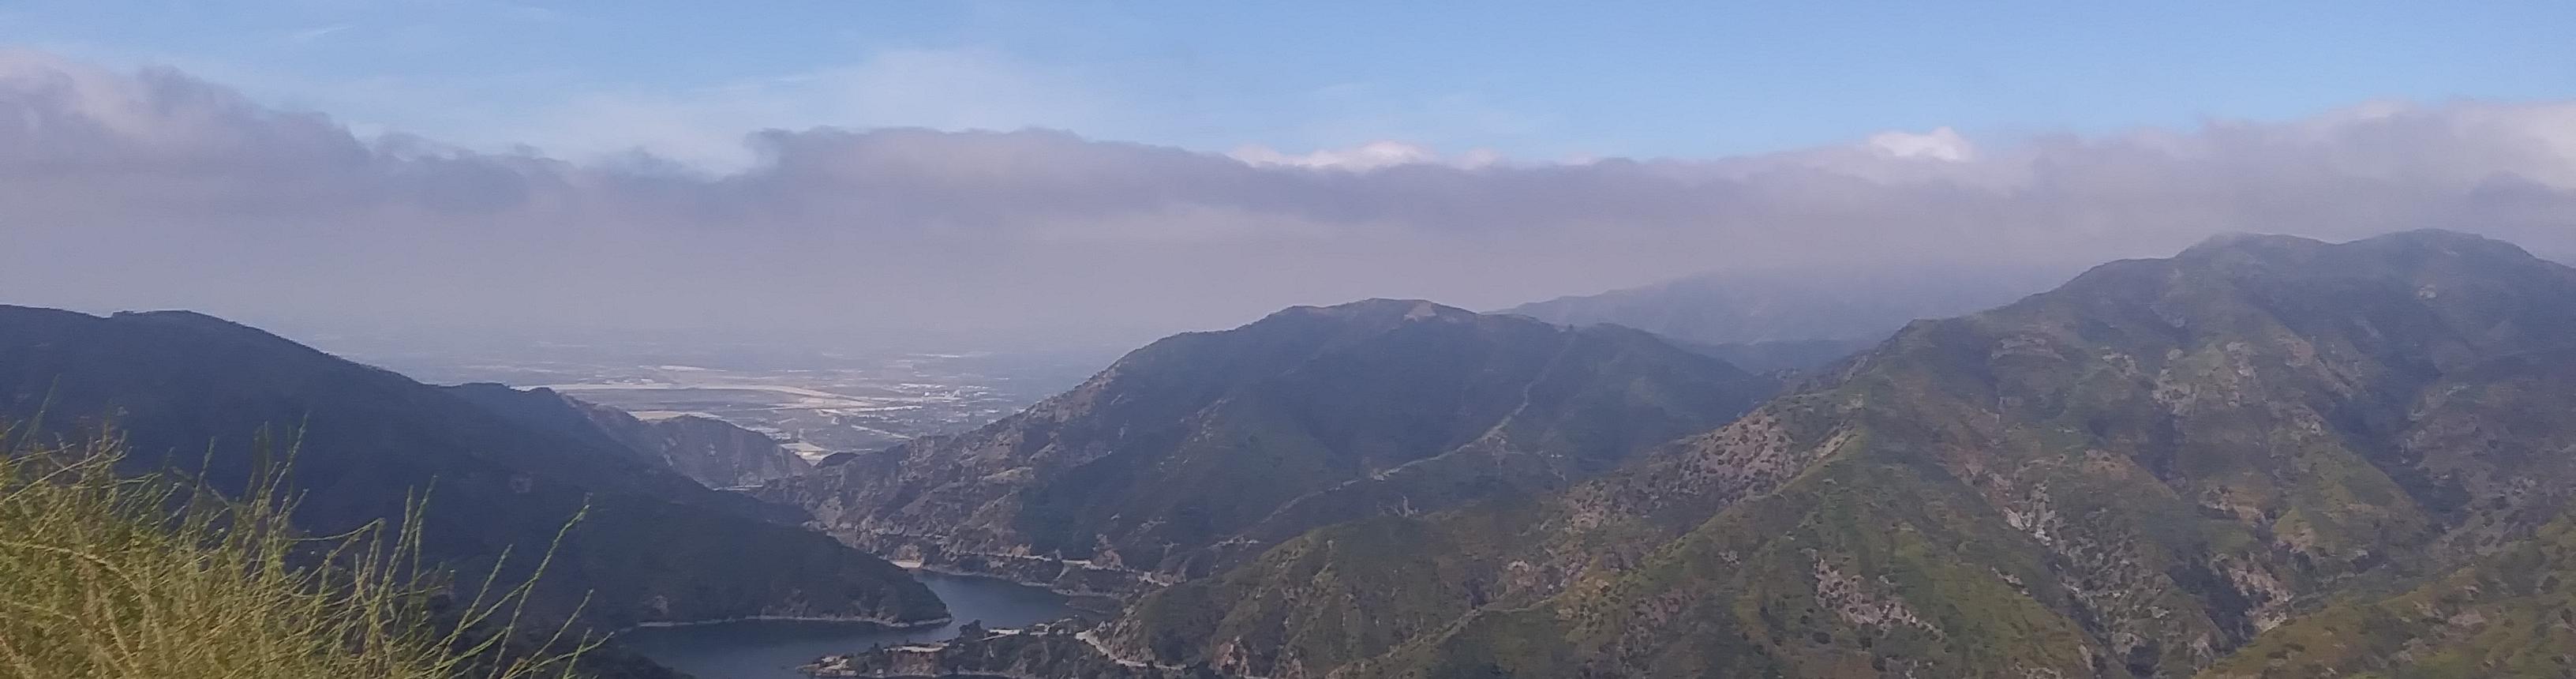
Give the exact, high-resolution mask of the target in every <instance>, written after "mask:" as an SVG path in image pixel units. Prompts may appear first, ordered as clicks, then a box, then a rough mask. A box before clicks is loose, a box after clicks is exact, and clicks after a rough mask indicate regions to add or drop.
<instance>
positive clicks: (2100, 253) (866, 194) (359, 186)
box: [0, 52, 2576, 339]
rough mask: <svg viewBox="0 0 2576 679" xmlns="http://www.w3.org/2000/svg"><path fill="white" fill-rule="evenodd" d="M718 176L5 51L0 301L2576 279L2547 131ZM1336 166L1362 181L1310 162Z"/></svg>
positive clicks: (692, 322)
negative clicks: (2426, 233) (1762, 279)
mask: <svg viewBox="0 0 2576 679" xmlns="http://www.w3.org/2000/svg"><path fill="white" fill-rule="evenodd" d="M744 143H745V144H746V145H747V148H748V149H750V151H751V152H752V154H753V155H754V156H756V157H757V158H758V161H757V162H755V163H753V164H752V165H751V166H750V167H749V168H748V169H743V170H739V171H731V172H726V173H721V174H717V173H708V172H703V171H699V170H696V169H693V168H691V167H689V166H684V165H679V164H676V163H673V162H669V161H663V160H659V159H654V158H649V157H635V158H630V159H627V160H624V161H620V162H613V163H573V162H567V161H563V160H558V159H554V158H549V157H546V156H544V155H542V154H539V153H537V152H535V151H529V152H525V153H520V154H490V153H475V152H467V151H461V150H456V149H453V148H449V147H446V146H442V145H441V144H439V143H437V142H435V141H434V140H425V139H418V138H411V137H405V136H400V135H387V136H371V137H361V136H359V135H355V134H352V133H351V132H350V131H348V130H347V129H346V128H345V127H344V126H342V125H341V124H339V123H336V122H334V121H333V120H331V119H330V118H328V117H326V116H323V115H319V114H312V113H299V112H288V111H279V110H274V109H271V108H268V107H264V106H261V105H259V104H257V103H254V102H252V101H249V100H248V99H246V98H244V97H242V96H240V95H238V94H235V93H233V92H232V91H230V90H227V89H225V88H223V87H220V86H217V85H213V84H209V83H206V82H202V81H199V80H196V79H193V78H191V77H189V76H187V75H185V74H181V73H177V72H172V71H166V70H158V71H144V72H140V73H124V72H109V71H104V70H100V69H96V68H91V67H87V66H84V65H81V64H77V63H70V62H66V61H64V60H61V59H58V58H54V57H51V56H47V55H43V54H36V53H26V52H17V53H0V230H5V232H0V238H5V241H0V301H9V302H14V303H26V304H48V305H65V306H73V307H79V308H87V309H110V308H135V307H156V308H157V307H192V308H200V309H205V310H209V311H213V312H217V313H229V314H235V315H240V316H244V317H248V318H253V319H299V320H316V319H347V320H352V321H361V320H362V321H366V322H374V323H415V324H420V325H423V326H449V327H478V326H496V325H539V326H583V325H587V326H595V327H637V328H710V327H712V328H729V329H734V330H738V331H774V332H781V333H824V334H831V333H842V334H850V333H866V332H870V331H888V332H892V331H912V330H923V329H934V330H945V331H951V332H953V333H957V334H964V335H978V334H981V335H990V336H1010V335H1018V336H1030V337H1045V336H1060V335H1063V334H1065V333H1077V334H1079V333H1088V334H1091V335H1095V336H1102V337H1117V338H1122V339H1123V338H1127V337H1130V336H1135V337H1142V336H1146V335H1151V334H1156V333H1161V332H1166V331H1171V330H1180V329H1191V328H1205V327H1220V326H1225V325H1230V324H1233V323H1237V322H1241V321H1243V320H1246V319H1249V318H1252V317H1256V316H1258V315H1260V314H1261V313H1263V312H1265V311H1267V310H1269V309H1272V308H1275V307H1279V306H1283V305H1287V304H1296V303H1329V302H1335V301H1341V300H1346V299H1352V298H1359V297H1368V296H1407V297H1429V298H1433V299H1440V300H1444V301H1448V302H1451V303H1454V304H1460V305H1465V306H1472V307H1499V306H1505V305H1508V304H1511V303H1514V302H1519V301H1525V300H1530V299H1541V298H1548V297H1554V296H1557V295H1562V294H1571V293H1581V292H1589V291H1593V290H1598V289H1604V288H1610V287H1619V286H1626V285H1635V284H1640V283H1645V282H1649V281H1653V280H1657V279H1663V278H1670V277H1676V276H1682V275H1687V274H1692V273H1697V272H1701V271H1708V270H1722V269H1738V270H1760V271H1774V272H1781V275H1832V272H1834V271H1837V270H1847V269H1851V268H1855V267H1926V266H1934V267H1938V266H1967V267H1974V266H1988V265H2011V266H2016V267H2022V266H2033V265H2070V266H2071V265H2075V264H2080V263H2090V262H2097V261H2102V260H2107V259H2113V258H2119V257H2134V256H2154V255H2162V254H2168V253H2170V252H2172V251H2174V250H2177V249H2179V248H2181V247H2184V246H2186V245H2188V244H2190V243H2191V242H2194V241H2196V240H2199V239H2201V238H2204V237H2207V236H2209V235H2211V234H2214V233H2220V232H2228V231H2264V232H2286V233H2297V234H2304V235H2311V236H2318V237H2326V238H2345V237H2359V236H2365V235H2370V234H2374V233H2380V232H2385V231H2391V230H2398V229H2407V228H2419V227H2444V228H2454V229H2461V230H2468V231H2476V232H2482V233H2486V234H2489V235H2493V236H2497V237H2501V238H2507V239H2511V240H2515V241H2518V242H2521V243H2523V244H2524V245H2525V246H2527V247H2530V248H2532V249H2534V250H2536V251H2540V252H2543V253H2576V228H2571V227H2576V224H2571V221H2576V104H2569V103H2524V104H2499V103H2480V102H2458V103H2446V104H2439V105H2408V104H2373V105H2365V106H2357V107H2354V108H2351V109H2347V110H2343V111H2338V112H2334V113H2331V114H2327V115H2322V116H2318V117H2315V118H2312V119H2307V120H2298V121H2289V122H2268V123H2254V122H2231V121H2213V122H2209V123H2207V124H2205V125H2203V126H2201V127H2199V128H2198V129H2191V130H2139V131H2134V132H2129V133H2123V134H2116V135H2106V136H2094V137H2081V136H2047V137H2037V138H2030V139H2018V140H2004V141H1989V140H1970V139H1965V138H1961V137H1959V136H1958V135H1956V134H1953V133H1949V132H1948V131H1946V130H1941V131H1935V132H1931V133H1920V134H1914V133H1901V132H1892V133H1888V134H1882V135H1877V136H1874V137H1871V138H1868V139H1861V140H1855V141H1854V142H1852V143H1851V144H1848V145H1843V146H1834V147H1826V148H1815V149H1806V150H1800V151H1794V152H1786V153H1777V154H1769V155H1761V156H1749V157H1735V158H1717V159H1686V160H1685V159H1661V160H1625V159H1612V160H1600V161H1591V162H1584V163H1515V162H1512V161H1508V160H1505V161H1496V160H1494V159H1492V158H1489V157H1478V158H1475V159H1474V162H1443V161H1441V160H1440V159H1439V157H1438V156H1437V155H1436V154H1428V153H1423V154H1419V157H1418V158H1417V157H1415V156H1413V155H1405V154H1394V155H1390V154H1388V153H1384V152H1383V151H1384V148H1381V149H1378V150H1377V151H1367V150H1362V152H1353V153H1348V154H1336V153H1320V154H1312V155H1297V156H1286V155H1280V154H1271V155H1269V156H1265V157H1260V158H1253V161H1258V162H1247V161H1246V160H1243V159H1238V158H1237V157H1233V156H1229V155H1224V154H1220V153H1212V152H1199V151H1192V150H1183V149H1176V148H1169V147H1159V146H1149V145H1141V144H1130V143H1118V142H1105V141H1096V140H1091V139H1086V138H1083V137H1081V136H1077V135H1076V134H1073V133H1068V132H1059V131H1046V130H1030V131H1017V132H943V131H932V130H921V129H877V130H840V129H830V128H817V129H808V130H793V131H789V130H771V131H763V132H757V133H753V134H750V135H748V136H747V137H746V139H745V141H744ZM1386 148H1392V147H1386ZM1408 153H1410V152H1408ZM1399 156H1400V157H1399ZM1345 157H1348V158H1363V159H1368V160H1369V162H1366V163H1335V162H1326V161H1330V160H1332V159H1335V158H1345ZM1391 157H1392V158H1396V159H1397V160H1399V161H1409V160H1421V161H1422V162H1388V161H1387V159H1388V158H1391ZM1282 158H1290V159H1294V160H1295V161H1296V162H1282V161H1281V160H1280V159H1282Z"/></svg>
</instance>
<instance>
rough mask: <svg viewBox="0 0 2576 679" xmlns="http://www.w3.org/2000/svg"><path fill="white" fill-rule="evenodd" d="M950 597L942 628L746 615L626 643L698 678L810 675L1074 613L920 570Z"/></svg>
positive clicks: (1040, 594) (1024, 590) (1055, 602)
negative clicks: (865, 653) (962, 633)
mask: <svg viewBox="0 0 2576 679" xmlns="http://www.w3.org/2000/svg"><path fill="white" fill-rule="evenodd" d="M913 577H916V578H920V579H921V583H922V584H924V585H929V586H930V590H931V591H933V592H937V593H938V594H939V599H940V600H941V601H946V602H948V611H949V614H950V615H951V616H953V617H954V618H956V620H955V621H954V622H951V623H949V624H947V625H942V626H939V627H922V628H915V629H902V630H898V629H887V628H885V627H882V626H878V625H873V624H869V623H862V622H808V621H796V620H744V621H739V622H725V623H714V624H706V625H688V626H683V627H647V628H642V629H635V630H629V631H627V632H625V633H623V634H619V635H618V636H617V638H618V641H620V642H623V643H624V644H625V646H626V647H627V648H628V649H630V650H633V651H635V652H637V653H641V654H643V655H644V657H647V658H652V659H653V661H654V662H659V663H662V664H663V665H667V666H669V667H671V668H672V669H676V670H679V671H682V672H687V673H689V674H692V675H696V676H697V677H698V679H806V678H805V675H804V673H801V672H797V671H796V668H797V666H800V665H804V664H805V663H809V662H813V661H814V659H815V658H819V657H823V656H826V655H832V654H835V653H850V652H853V651H862V650H866V649H867V648H868V647H869V646H873V645H876V644H886V645H893V644H900V643H906V642H914V641H941V640H946V639H948V638H950V637H954V636H956V635H957V626H958V625H963V624H966V623H968V622H973V621H977V620H981V621H983V623H984V626H985V627H1021V626H1026V625H1030V624H1034V623H1041V622H1049V621H1053V620H1057V619H1061V618H1065V617H1068V616H1071V615H1074V613H1075V611H1074V609H1073V608H1072V607H1071V606H1069V605H1068V604H1067V602H1066V599H1065V597H1064V596H1063V595H1060V594H1056V593H1054V592H1050V591H1047V590H1045V589H1041V588H1037V587H1030V586H1027V585H1022V584H1019V583H1015V582H1011V581H1008V580H998V579H994V578H981V577H971V576H958V575H941V574H938V573H931V572H927V571H914V572H913Z"/></svg>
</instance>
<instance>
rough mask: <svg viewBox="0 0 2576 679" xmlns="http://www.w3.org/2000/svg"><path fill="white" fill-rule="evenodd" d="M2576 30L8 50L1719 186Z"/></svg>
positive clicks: (2375, 82)
mask: <svg viewBox="0 0 2576 679" xmlns="http://www.w3.org/2000/svg"><path fill="white" fill-rule="evenodd" d="M2571 25H2576V5H2570V4H2568V3H2563V2H2494V3H2377V2H2267V3H2246V2H2174V3H2092V2H2078V3H2063V2H2057V3H2051V2H1921V3H1831V2H1826V3H1678V2H1677V3H1604V4H1595V3H1563V2H1555V3H1536V2H1510V1H1497V2H1397V3H1389V2H1293V3H1238V2H1204V1H1172V2H1043V3H1040V2H1028V3H1021V2H942V1H922V2H869V1H863V0H781V1H777V2H757V3H730V4H725V5H714V4H709V3H705V2H698V1H689V2H674V1H668V0H640V1H596V2H560V3H556V2H533V1H531V2H510V1H506V0H260V1H230V2H226V1H215V2H208V1H204V0H131V1H119V0H106V1H102V0H16V1H14V2H6V3H0V36H7V37H9V39H10V40H12V41H14V42H23V43H26V44H30V45H33V46H36V47H39V48H43V49H47V50H49V51H53V52H57V53H61V54H66V55H71V56H75V57H78V58H83V59H88V60H92V61H95V62H98V63H104V64H109V65H116V66H140V65H151V64H162V65H175V66H178V67H181V68H183V69H185V70H188V71H190V72H192V73H195V74H197V75H200V76H203V77H207V78H209V79H212V80H216V81H219V82H223V83H226V84H227V85H230V86H233V87H237V88H240V89H242V90H243V91H245V92H247V93H249V94H250V95H252V96H254V97H257V98H259V99H260V100H262V101H265V102H270V103H272V104H276V105H280V106H284V107H288V108H295V109H308V110H318V111H326V112H329V113H331V114H333V115H335V116H337V117H339V118H341V119H342V120H344V121H346V122H348V123H349V124H351V125H353V126H356V127H358V128H360V129H363V130H401V131H405V132H411V133H415V134H421V135H424V136H428V137H431V138H435V139H440V140H445V141H449V142H456V143H465V144H469V145H473V146H476V147H478V148H485V149H501V148H508V147H509V146H510V145H513V144H530V145H534V146H537V147H539V148H541V149H544V150H546V151H549V152H552V153H556V154H562V155H568V156H572V157H588V156H594V155H599V154H608V153H615V152H619V151H623V150H627V149H631V148H636V147H639V146H640V147H642V148H646V149H649V150H652V151H655V152H657V153H660V154H662V155H666V156H675V157H680V158H684V159H688V160H691V161H696V162H703V163H711V164H718V165H725V166H727V167H739V166H740V165H741V164H744V163H748V162H751V160H752V159H751V157H750V156H749V155H748V154H747V153H746V152H744V151H743V150H742V148H741V145H740V144H739V140H740V138H741V135H742V134H744V133H745V132H748V131H751V130H757V129H763V128H773V127H774V128H782V129H801V128H807V127H813V126H818V125H833V126H843V127H880V126H923V127H932V128H941V129H968V128H983V129H996V130H1013V129H1019V128H1022V127H1030V126H1036V127H1048V128H1056V129H1067V130H1075V131H1078V132H1081V133H1083V134H1085V135H1086V136H1090V137H1093V138H1100V139H1112V140H1121V141H1136V142H1145V143H1152V144H1166V145H1174V146H1180V147H1184V148H1192V149H1200V150H1212V151H1233V150H1237V149H1239V148H1241V147H1245V146H1261V147H1265V148H1269V149H1272V150H1275V151H1279V152H1282V153H1285V154H1293V155H1302V154H1306V153H1311V152H1313V151H1316V150H1321V149H1341V148H1350V147H1357V146H1361V145H1364V144H1368V143H1371V142H1381V141H1397V142H1403V143H1407V144H1412V145H1418V146H1422V147H1425V148H1428V149H1430V150H1433V151H1436V152H1439V153H1443V154H1449V155H1464V154H1469V153H1474V152H1478V151H1479V150H1483V151H1487V152H1491V153H1496V154H1501V155H1503V156H1508V157H1513V158H1526V159H1545V160H1557V159H1571V158H1591V157H1709V156H1719V155H1735V154H1745V153H1760V152H1769V151H1780V150H1786V149H1793V148H1800V147H1806V146H1813V145H1819V144H1826V143H1832V142H1835V141H1838V140H1843V139H1849V138H1855V137H1860V136H1864V135H1867V134H1871V133H1875V132H1879V131H1883V130H1891V129H1893V130H1912V131H1928V130H1932V129H1935V128H1940V127H1950V128H1953V129H1956V130H1959V131H1962V132H1964V133H1968V134H1971V135H1992V134H2003V135H2011V134H2027V133H2034V132H2064V131H2073V132H2088V133H2103V132H2111V131H2117V130H2121V129H2126V128H2131V127H2137V126H2146V125H2160V126H2177V125H2189V124H2193V123H2196V122H2198V121H2199V120H2201V119H2203V118H2206V117H2225V118H2231V119H2252V120H2281V119H2289V118H2294V117H2299V116H2305V115H2313V114H2315V113H2318V112H2321V111H2325V110H2329V109H2333V108H2336V107H2341V106H2348V105H2351V104H2354V103H2357V102H2362V101H2368V100H2379V99H2398V100H2410V101H2425V102H2438V101H2442V100H2447V99H2452V98H2463V97H2466V98H2477V99H2484V100H2499V101H2520V100H2537V99H2555V98H2559V97H2561V96H2564V95H2565V94H2566V93H2567V89H2568V87H2569V83H2576V41H2569V40H2566V39H2564V37H2565V36H2564V30H2563V29H2564V28H2565V27H2567V26H2571Z"/></svg>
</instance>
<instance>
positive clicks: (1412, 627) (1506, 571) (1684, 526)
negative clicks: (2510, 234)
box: [1103, 231, 2576, 678]
mask: <svg viewBox="0 0 2576 679" xmlns="http://www.w3.org/2000/svg"><path fill="white" fill-rule="evenodd" d="M2570 413H2576V269H2569V268H2567V267H2564V266H2560V265H2557V264H2552V263H2548V262H2545V261H2542V260H2540V259H2537V258H2534V257H2532V256H2530V255H2529V254H2527V253H2525V252H2523V251H2522V250H2521V249H2519V248H2516V247H2514V246H2512V245H2510V244H2506V243H2502V242H2498V241H2492V240H2487V239H2483V238H2478V237H2475V236H2469V235H2464V234H2458V233H2450V232H2441V231H2421V232H2409V233H2402V234H2395V235H2391V236H2386V237H2381V238H2374V239H2369V240H2363V241H2356V242H2352V243H2345V244H2326V243H2320V242H2315V241H2309V240H2304V239H2297V238H2289V237H2279V236H2241V237H2229V238H2222V239H2215V240H2212V241H2210V242H2207V243H2204V244H2202V245H2200V246H2196V247H2194V248H2192V249H2190V250H2188V251H2185V252H2183V253H2182V254H2180V255H2178V256H2176V257H2173V258H2169V259H2159V260H2132V261H2122V262H2115V263H2112V264H2108V265H2104V266H2101V267H2098V268H2095V269H2094V270H2092V271H2090V272H2087V273H2085V274H2084V275H2082V276H2080V277H2077V278H2076V279H2075V280H2073V281H2071V282H2069V283H2067V284H2066V285H2064V286H2062V287H2060V288H2058V289H2057V290H2054V291H2051V292H2047V293H2044V294H2040V295H2036V296H2032V297H2029V298H2026V299H2023V300H2021V301H2019V302H2016V303H2013V304H2011V305H2008V306H2004V307H2001V308H1998V309H1994V310H1990V311H1985V312H1981V313H1976V314H1972V315H1968V316H1964V317H1959V318H1951V319H1946V320H1937V321H1921V322H1916V323H1913V324H1910V325H1908V326H1907V327H1906V328H1904V329H1903V330H1902V331H1900V332H1898V333H1896V335H1895V336H1894V337H1892V338H1890V339H1888V340H1886V341H1885V342H1884V343H1882V344H1880V345H1879V346H1877V347H1876V348H1874V349H1872V350H1870V351H1868V352H1866V353H1864V354H1863V355H1861V356H1860V357H1858V358H1857V359H1855V360H1853V361H1850V362H1847V363H1843V364H1839V366H1838V368H1837V370H1836V371H1835V372H1833V373H1832V374H1829V375H1822V376H1819V377H1818V378H1816V379H1815V380H1814V381H1812V382H1810V383H1808V384H1806V385H1804V386H1802V387H1801V388H1798V389H1796V390H1794V391H1793V393H1790V394H1787V395H1784V396H1782V397H1780V398H1777V399H1774V400H1772V401H1771V402H1769V403H1767V404H1765V405H1763V406H1761V407H1759V408H1757V409H1755V410H1754V411H1753V412H1752V413H1751V414H1749V415H1747V416H1745V417H1744V418H1742V419H1739V420H1737V421H1735V422H1733V423H1730V424H1728V425H1726V426H1724V427H1722V428H1718V429H1716V430H1714V431H1710V432H1707V433H1704V434H1700V435H1696V436H1692V437H1688V438H1684V439H1681V440H1678V441H1676V442H1674V443H1672V444H1670V445H1666V446H1663V447H1660V448H1658V449H1655V450H1653V451H1651V452H1648V453H1644V454H1641V455H1638V456H1636V457H1635V458H1634V459H1632V460H1631V461H1630V462H1628V463H1627V464H1626V465H1624V466H1623V467H1622V468H1620V469H1618V470H1616V471H1613V472H1610V473H1607V474H1604V475H1602V476H1600V477H1597V478H1594V479H1591V480H1588V481H1584V482H1581V483H1578V484H1575V485H1574V486H1572V487H1571V488H1569V489H1567V490H1564V491H1562V492H1558V493H1554V494H1551V495H1548V496H1545V497H1541V498H1538V499H1534V500H1514V501H1503V502H1489V503H1480V504H1476V505H1470V506H1466V507H1462V508H1459V509H1456V510H1452V511H1447V512H1439V513H1432V514H1426V515H1416V516H1385V517H1378V518H1372V519H1369V520H1365V521H1358V522H1352V523H1345V524H1341V525H1336V526H1331V527H1328V528H1324V529H1322V530H1318V531H1315V532H1313V533H1310V534H1307V535H1304V536H1301V537H1299V538H1296V539H1294V540H1290V541H1286V542H1284V543H1282V544H1279V545H1278V546H1276V547H1273V548H1271V549H1269V550H1267V551H1266V552H1264V553H1263V554H1261V555H1260V556H1258V557H1256V558H1254V559H1251V560H1250V561H1249V562H1248V563H1246V564H1245V565H1244V566H1242V567H1240V568H1236V569H1234V570H1232V571H1230V572H1227V573H1224V574H1221V575H1218V576H1215V577H1209V578H1200V579H1196V580H1192V581H1189V582H1185V583H1181V584H1178V585H1175V586H1173V587H1170V588H1167V589H1164V590H1162V591H1160V592H1156V593H1154V594H1151V595H1149V596H1146V597H1144V598H1143V599H1141V600H1140V601H1138V602H1137V603H1136V604H1135V605H1134V606H1132V607H1131V609H1130V610H1129V611H1128V612H1127V613H1126V614H1125V615H1124V616H1122V617H1121V618H1120V619H1119V620H1118V621H1117V622H1116V623H1115V624H1114V625H1113V626H1112V627H1110V628H1109V629H1107V630H1105V631H1104V633H1103V636H1104V637H1105V642H1106V643H1107V644H1109V646H1110V647H1111V648H1113V649H1117V650H1118V651H1119V652H1121V653H1123V654H1128V655H1132V656H1135V657H1138V658H1142V659H1147V660H1151V661H1153V662H1159V663H1171V664H1188V663H1209V664H1211V665H1214V666H1216V667H1218V668H1220V669H1223V670H1226V671H1229V672H1237V673H1243V674H1252V675H1259V676H1267V677H1280V678H1290V677H1320V676H1325V675H1327V674H1331V675H1332V676H1338V677H1569V676H1585V677H1611V676H1618V677H1694V676H1778V677H1877V676H1960V677H1969V676H1973V677H2130V676H2135V677H2187V676H2193V675H2194V674H2195V673H2199V672H2201V671H2203V670H2207V671H2208V672H2209V674H2210V675H2211V676H2219V677H2237V676H2280V677H2291V676H2392V677H2412V676H2424V677H2446V676H2463V677H2465V676H2562V675H2563V673H2564V672H2566V671H2567V670H2566V665H2565V664H2564V663H2565V662H2567V661H2568V660H2569V658H2568V654H2567V653H2565V651H2564V650H2563V649H2565V648H2567V647H2568V646H2567V645H2566V644H2565V643H2563V642H2564V641H2565V640H2567V639H2568V638H2569V630H2570V629H2571V627H2570V626H2571V625H2576V623H2570V622H2569V619H2570V618H2569V617H2568V613H2567V611H2568V610H2570V609H2569V608H2568V604H2567V602H2569V601H2570V599H2568V598H2567V597H2568V594H2567V592H2568V591H2569V590H2568V589H2567V587H2569V584H2568V583H2570V582H2576V580H2571V578H2576V572H2569V571H2568V570H2567V569H2568V567H2569V566H2571V565H2576V563H2571V562H2570V560H2569V558H2568V556H2567V554H2568V548H2567V545H2568V544H2569V542H2568V539H2567V535H2568V534H2569V528H2568V526H2569V525H2571V519H2570V518H2569V517H2568V508H2567V499H2568V497H2569V495H2570V493H2571V492H2576V455H2571V454H2570V453H2571V452H2576V417H2571V415H2570ZM2240 649H2244V650H2242V651H2240ZM2371 673H2376V674H2371Z"/></svg>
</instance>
